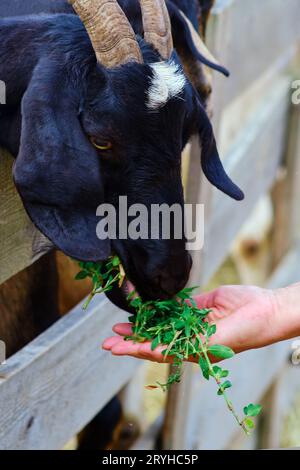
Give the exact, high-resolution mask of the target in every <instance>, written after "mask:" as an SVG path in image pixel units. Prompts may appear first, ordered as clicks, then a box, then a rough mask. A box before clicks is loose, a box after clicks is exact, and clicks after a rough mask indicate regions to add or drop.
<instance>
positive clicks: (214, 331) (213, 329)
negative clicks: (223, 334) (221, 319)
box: [207, 325, 217, 338]
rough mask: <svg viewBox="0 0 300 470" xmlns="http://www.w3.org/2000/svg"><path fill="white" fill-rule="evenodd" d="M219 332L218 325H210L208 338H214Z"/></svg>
mask: <svg viewBox="0 0 300 470" xmlns="http://www.w3.org/2000/svg"><path fill="white" fill-rule="evenodd" d="M216 331H217V325H209V327H208V329H207V335H208V337H209V338H210V337H211V336H213V335H214V334H215V333H216Z"/></svg>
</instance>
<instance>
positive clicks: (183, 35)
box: [168, 2, 229, 77]
mask: <svg viewBox="0 0 300 470" xmlns="http://www.w3.org/2000/svg"><path fill="white" fill-rule="evenodd" d="M168 8H169V13H170V18H171V23H172V29H173V38H174V46H175V49H177V50H182V51H184V53H185V54H188V55H189V56H190V57H192V58H194V59H196V60H197V61H199V62H201V63H202V64H204V65H207V66H208V67H210V68H212V69H214V70H217V71H218V72H221V73H222V74H223V75H225V76H226V77H228V76H229V71H228V70H227V69H226V68H225V67H223V65H221V64H220V63H219V62H218V60H217V59H216V58H215V57H214V56H213V54H212V53H211V52H210V51H209V50H208V48H207V46H206V45H205V44H204V42H203V40H202V39H201V37H200V35H199V34H198V31H196V29H195V27H194V25H193V24H192V22H191V21H190V20H189V18H188V17H187V16H186V15H185V14H184V13H183V12H182V11H181V10H180V9H179V8H177V7H176V6H175V5H173V4H171V3H170V2H169V3H168Z"/></svg>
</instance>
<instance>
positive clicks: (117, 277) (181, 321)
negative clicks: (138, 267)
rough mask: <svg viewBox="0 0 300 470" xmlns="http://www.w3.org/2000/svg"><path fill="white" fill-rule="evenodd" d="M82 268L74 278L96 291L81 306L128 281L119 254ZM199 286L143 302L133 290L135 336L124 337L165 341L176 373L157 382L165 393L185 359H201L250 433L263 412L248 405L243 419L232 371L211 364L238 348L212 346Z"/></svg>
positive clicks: (155, 343)
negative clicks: (230, 393) (235, 397)
mask: <svg viewBox="0 0 300 470" xmlns="http://www.w3.org/2000/svg"><path fill="white" fill-rule="evenodd" d="M79 266H80V268H81V271H80V272H79V273H78V274H77V276H76V279H78V280H80V279H86V278H90V279H91V280H92V283H93V289H92V292H91V293H90V295H89V296H88V298H87V300H86V302H85V303H84V305H83V308H84V309H87V307H88V306H89V304H90V302H91V300H92V299H93V297H94V296H95V295H96V294H100V293H103V292H107V291H109V290H111V289H112V288H113V286H114V285H116V284H118V285H119V287H121V285H122V284H123V282H124V279H125V272H124V269H123V267H122V265H121V262H120V259H119V258H118V257H117V256H113V257H110V258H109V259H108V260H107V261H106V262H103V263H84V262H79ZM194 290H195V288H193V287H192V288H191V287H189V288H186V289H183V290H182V291H180V292H178V294H177V295H176V298H173V299H169V300H151V301H147V302H144V301H143V300H142V299H141V298H140V297H139V296H138V295H137V293H136V292H132V293H131V294H129V296H128V297H127V300H128V302H129V304H130V306H131V307H133V310H134V314H131V316H130V317H129V321H130V323H131V324H132V331H133V333H132V335H131V336H129V337H127V338H125V340H126V339H131V340H133V341H135V342H144V341H150V342H151V349H152V350H154V349H156V348H157V346H158V345H160V344H161V345H165V346H166V349H165V350H164V351H163V353H162V354H163V355H164V359H166V358H167V356H171V357H172V359H173V368H172V373H171V374H170V375H169V377H168V380H167V382H166V383H165V384H162V383H159V382H157V385H158V386H159V387H160V388H161V389H162V390H163V391H167V390H168V389H169V388H170V387H171V385H173V384H175V383H179V382H180V379H181V372H182V367H183V362H184V361H185V360H188V358H189V357H191V356H193V357H194V358H195V359H197V360H198V364H199V367H200V369H201V371H202V374H203V377H204V378H205V379H206V380H209V378H210V377H212V378H213V379H214V381H215V382H216V384H217V387H218V390H217V394H218V395H220V396H223V398H224V400H225V402H226V405H227V408H228V410H229V411H230V412H231V413H232V415H233V416H234V418H235V420H236V421H237V423H238V424H239V426H241V428H242V429H243V430H244V432H245V433H246V434H247V435H248V434H249V430H251V429H252V428H253V427H254V422H253V419H252V418H253V417H256V416H258V415H259V413H260V412H261V409H262V407H261V406H260V405H254V404H252V403H251V404H250V405H248V406H245V407H244V417H243V419H241V418H240V417H239V415H238V413H237V412H236V411H235V408H234V406H233V404H232V402H231V400H230V399H229V397H228V394H227V390H228V389H229V388H231V386H232V384H231V382H230V381H229V380H227V379H226V380H225V381H223V380H222V379H225V378H227V377H228V375H229V372H228V370H225V369H222V368H221V367H220V366H218V365H213V364H212V362H211V360H210V356H213V357H216V358H219V359H221V360H222V359H229V358H231V357H232V356H234V352H233V351H232V350H231V349H230V348H229V347H227V346H223V345H220V344H212V345H210V338H211V337H212V336H213V335H214V334H215V333H216V330H217V327H216V325H215V324H212V323H210V322H209V321H208V314H209V313H210V310H208V309H199V308H198V307H197V304H196V302H195V300H194V299H193V297H192V295H193V292H194ZM157 385H150V386H149V387H148V388H149V389H151V390H152V389H155V388H158V387H157Z"/></svg>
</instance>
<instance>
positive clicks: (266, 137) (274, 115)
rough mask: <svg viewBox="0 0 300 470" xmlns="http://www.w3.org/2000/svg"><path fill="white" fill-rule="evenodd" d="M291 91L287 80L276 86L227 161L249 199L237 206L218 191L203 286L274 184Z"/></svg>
mask: <svg viewBox="0 0 300 470" xmlns="http://www.w3.org/2000/svg"><path fill="white" fill-rule="evenodd" d="M288 90H289V80H288V79H285V78H282V79H280V80H279V81H278V82H277V84H274V86H273V88H272V90H271V91H270V92H269V94H268V95H267V96H265V99H264V101H263V102H262V103H261V104H260V106H258V109H257V110H256V112H255V113H254V114H253V117H252V119H251V121H250V122H249V123H248V125H247V127H246V128H243V129H242V130H241V132H240V135H239V137H238V138H237V139H236V141H235V144H234V146H233V147H232V148H231V151H230V152H229V155H228V156H227V157H226V158H225V163H224V164H225V166H226V169H227V171H228V172H229V174H230V175H231V176H232V178H233V179H234V180H235V181H236V182H237V183H238V184H239V185H240V186H241V187H242V189H243V190H244V192H245V195H246V198H245V200H244V201H242V202H239V203H237V202H236V201H232V200H231V199H229V198H228V197H227V198H226V197H224V195H223V194H222V193H220V192H216V191H215V197H214V203H213V208H212V210H211V214H212V216H211V218H210V220H209V221H208V224H209V227H208V232H207V233H208V236H207V237H206V240H205V251H206V253H207V256H204V264H203V266H202V269H203V272H204V276H205V279H204V282H208V281H209V279H210V277H211V276H212V274H213V273H214V272H215V271H216V269H217V268H218V266H220V264H221V263H222V261H223V260H224V258H225V256H226V253H227V252H228V249H229V247H230V245H231V243H232V241H233V239H234V237H235V236H236V234H237V233H238V230H239V228H240V227H241V226H242V224H243V222H244V221H245V220H246V218H247V215H248V214H249V213H250V211H251V210H252V209H253V208H254V206H255V204H256V203H257V202H258V200H259V198H260V197H261V196H262V195H263V194H264V193H265V192H267V191H268V190H269V189H270V187H271V186H272V184H273V182H274V180H275V177H276V173H277V169H278V166H279V163H280V161H281V158H282V156H283V153H284V145H285V132H286V122H287V112H288ZM220 236H221V240H222V242H221V243H220Z"/></svg>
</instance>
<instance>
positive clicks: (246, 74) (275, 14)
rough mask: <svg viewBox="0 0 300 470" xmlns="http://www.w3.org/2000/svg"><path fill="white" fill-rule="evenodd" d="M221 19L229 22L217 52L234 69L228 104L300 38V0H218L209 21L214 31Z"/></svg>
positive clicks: (228, 82)
mask: <svg viewBox="0 0 300 470" xmlns="http://www.w3.org/2000/svg"><path fill="white" fill-rule="evenodd" d="M283 3H284V5H283ZM219 21H223V22H226V24H227V32H226V36H225V37H224V41H223V42H219V43H218V44H219V49H217V50H215V51H214V52H215V54H216V56H217V57H218V59H219V60H220V62H221V63H224V65H226V66H227V67H228V68H229V70H230V71H231V79H229V80H226V81H225V84H224V93H225V95H224V101H223V106H225V105H226V104H227V103H230V102H232V101H233V100H234V99H235V98H236V97H237V96H238V95H239V94H241V93H242V92H243V91H244V90H246V88H247V87H248V86H249V85H250V84H252V83H253V82H255V80H256V79H257V78H258V77H260V76H261V75H262V74H264V73H265V72H266V70H267V69H268V68H269V67H270V66H271V65H272V64H273V62H275V61H276V60H277V59H278V57H280V56H281V55H285V53H286V51H287V50H288V49H289V47H290V46H291V45H292V44H295V43H296V41H297V40H299V39H300V30H299V24H300V8H299V1H298V0H285V1H284V2H283V1H282V0H263V1H262V0H251V2H245V1H244V0H235V1H229V2H228V1H227V0H218V1H217V2H216V7H215V9H214V16H213V21H212V22H211V25H210V27H211V28H212V29H213V30H214V31H215V30H216V29H218V26H217V25H216V23H218V22H219ZM241 64H242V66H241Z"/></svg>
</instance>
